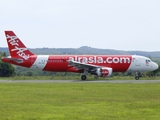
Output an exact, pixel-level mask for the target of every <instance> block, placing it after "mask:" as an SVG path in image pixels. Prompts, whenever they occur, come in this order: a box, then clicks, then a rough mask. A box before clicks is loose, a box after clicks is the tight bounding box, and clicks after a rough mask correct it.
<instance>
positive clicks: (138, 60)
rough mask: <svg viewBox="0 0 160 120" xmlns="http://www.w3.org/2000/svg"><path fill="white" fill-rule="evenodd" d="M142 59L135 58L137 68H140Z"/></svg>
mask: <svg viewBox="0 0 160 120" xmlns="http://www.w3.org/2000/svg"><path fill="white" fill-rule="evenodd" d="M140 65H141V64H140V58H138V57H136V58H135V66H140Z"/></svg>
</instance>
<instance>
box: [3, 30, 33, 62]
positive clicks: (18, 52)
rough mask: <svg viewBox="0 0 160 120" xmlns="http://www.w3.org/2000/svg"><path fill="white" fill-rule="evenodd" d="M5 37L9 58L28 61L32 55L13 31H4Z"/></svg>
mask: <svg viewBox="0 0 160 120" xmlns="http://www.w3.org/2000/svg"><path fill="white" fill-rule="evenodd" d="M5 36H6V39H7V44H8V48H9V52H10V56H11V57H13V58H15V57H16V58H22V59H24V60H28V59H29V57H30V56H31V55H34V54H33V53H32V52H31V51H30V50H29V49H28V48H26V46H25V45H24V44H23V43H22V41H21V40H20V39H19V38H18V37H17V36H16V34H15V33H14V32H13V31H5Z"/></svg>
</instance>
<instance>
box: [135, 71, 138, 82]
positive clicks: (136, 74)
mask: <svg viewBox="0 0 160 120" xmlns="http://www.w3.org/2000/svg"><path fill="white" fill-rule="evenodd" d="M135 79H136V80H139V72H136V73H135Z"/></svg>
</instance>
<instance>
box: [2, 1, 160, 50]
mask: <svg viewBox="0 0 160 120" xmlns="http://www.w3.org/2000/svg"><path fill="white" fill-rule="evenodd" d="M4 30H13V31H14V32H15V33H16V35H17V36H18V37H19V38H20V39H21V40H22V41H23V42H24V44H25V45H26V46H27V47H28V48H42V47H48V48H79V47H81V46H90V47H94V48H102V49H116V50H140V51H160V0H0V41H1V42H0V47H7V43H6V40H5V36H4Z"/></svg>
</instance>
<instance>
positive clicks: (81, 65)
mask: <svg viewBox="0 0 160 120" xmlns="http://www.w3.org/2000/svg"><path fill="white" fill-rule="evenodd" d="M68 65H69V66H73V67H75V68H76V69H78V70H92V69H95V68H100V66H97V65H93V64H87V63H81V62H77V61H73V60H68Z"/></svg>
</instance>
